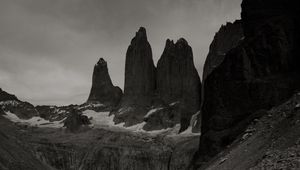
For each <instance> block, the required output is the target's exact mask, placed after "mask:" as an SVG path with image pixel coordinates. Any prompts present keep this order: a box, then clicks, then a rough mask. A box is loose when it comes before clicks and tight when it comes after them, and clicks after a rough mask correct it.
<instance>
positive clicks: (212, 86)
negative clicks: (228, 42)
mask: <svg viewBox="0 0 300 170" xmlns="http://www.w3.org/2000/svg"><path fill="white" fill-rule="evenodd" d="M293 3H294V1H291V2H286V1H283V0H276V1H275V2H274V1H258V0H257V1H251V0H244V1H243V4H242V25H243V30H244V32H245V39H244V40H243V41H242V42H240V43H239V44H238V45H237V47H235V48H233V49H231V50H230V51H229V52H227V53H226V55H225V58H224V60H223V62H222V63H221V64H220V65H219V66H218V67H217V68H215V69H214V70H213V72H212V73H211V74H210V75H209V76H208V77H207V78H206V80H205V82H204V101H203V107H202V136H201V141H200V157H202V158H203V160H206V158H209V157H211V156H214V155H215V154H217V153H218V152H220V151H221V150H223V149H224V148H225V147H226V146H227V145H228V144H230V143H231V142H232V141H233V140H234V139H235V138H236V137H237V136H238V135H239V134H240V133H241V132H242V131H243V130H244V129H245V127H246V126H247V125H248V123H249V121H248V120H249V119H251V116H252V114H253V113H254V112H255V111H257V110H259V109H269V108H270V107H272V106H274V105H277V104H279V103H281V102H282V101H284V100H286V99H287V98H288V97H290V96H291V95H292V94H293V92H294V90H295V89H297V88H298V87H299V78H298V77H297V74H298V73H299V71H298V68H299V67H296V65H299V56H298V53H297V51H299V50H296V46H297V45H299V39H298V38H299V34H298V33H297V32H296V31H294V30H297V29H298V28H299V27H297V26H298V22H299V21H298V20H296V18H295V15H294V14H295V13H296V11H295V10H296V9H295V7H294V6H293Z"/></svg>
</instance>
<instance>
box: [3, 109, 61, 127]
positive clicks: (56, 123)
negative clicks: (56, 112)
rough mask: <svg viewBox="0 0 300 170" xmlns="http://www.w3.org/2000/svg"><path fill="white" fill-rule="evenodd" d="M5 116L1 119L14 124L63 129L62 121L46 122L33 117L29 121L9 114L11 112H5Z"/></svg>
mask: <svg viewBox="0 0 300 170" xmlns="http://www.w3.org/2000/svg"><path fill="white" fill-rule="evenodd" d="M5 114H6V115H3V117H5V118H7V119H9V120H10V121H12V122H15V123H21V124H27V125H29V126H36V127H51V128H61V127H63V121H64V120H65V119H63V120H61V121H53V122H50V121H48V120H45V119H43V118H41V117H37V116H34V117H32V118H30V119H27V120H26V119H20V118H19V117H18V116H17V115H15V114H13V113H11V112H5Z"/></svg>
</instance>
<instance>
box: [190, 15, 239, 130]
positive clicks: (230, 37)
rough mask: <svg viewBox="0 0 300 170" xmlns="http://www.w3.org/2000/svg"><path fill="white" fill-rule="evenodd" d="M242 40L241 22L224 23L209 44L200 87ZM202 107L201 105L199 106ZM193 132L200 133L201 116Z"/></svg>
mask: <svg viewBox="0 0 300 170" xmlns="http://www.w3.org/2000/svg"><path fill="white" fill-rule="evenodd" d="M243 39H244V34H243V28H242V21H241V20H237V21H235V22H233V23H230V22H228V23H226V25H222V26H221V28H220V29H219V31H218V32H217V33H216V34H215V36H214V39H213V42H212V43H211V44H210V47H209V53H208V55H207V57H206V60H205V63H204V67H203V77H202V85H203V86H204V85H205V80H206V78H207V77H208V75H210V74H211V73H212V72H213V70H214V69H215V68H217V67H218V66H219V65H220V64H221V63H222V62H223V60H224V58H225V55H226V54H227V53H228V52H229V51H230V50H231V49H233V48H235V47H236V46H237V45H238V44H239V42H241V41H242V40H243ZM203 89H204V88H202V96H201V98H202V100H201V102H203V97H204V91H203ZM201 105H202V104H201ZM193 125H194V126H193V130H194V131H200V129H201V114H199V115H198V117H197V122H196V123H195V124H193Z"/></svg>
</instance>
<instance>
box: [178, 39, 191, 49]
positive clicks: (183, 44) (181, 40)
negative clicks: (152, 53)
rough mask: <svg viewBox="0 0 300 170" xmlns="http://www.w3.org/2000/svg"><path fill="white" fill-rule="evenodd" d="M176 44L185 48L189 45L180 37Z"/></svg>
mask: <svg viewBox="0 0 300 170" xmlns="http://www.w3.org/2000/svg"><path fill="white" fill-rule="evenodd" d="M176 46H177V47H178V48H184V47H189V44H188V42H187V41H186V40H185V39H184V38H180V39H179V40H177V42H176Z"/></svg>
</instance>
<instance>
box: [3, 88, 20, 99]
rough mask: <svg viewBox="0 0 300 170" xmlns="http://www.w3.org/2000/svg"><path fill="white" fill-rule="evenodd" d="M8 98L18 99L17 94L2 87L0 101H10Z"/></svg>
mask: <svg viewBox="0 0 300 170" xmlns="http://www.w3.org/2000/svg"><path fill="white" fill-rule="evenodd" d="M8 100H17V101H18V98H17V97H16V96H15V95H12V94H9V93H7V92H5V91H3V90H2V89H1V88H0V101H8Z"/></svg>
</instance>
